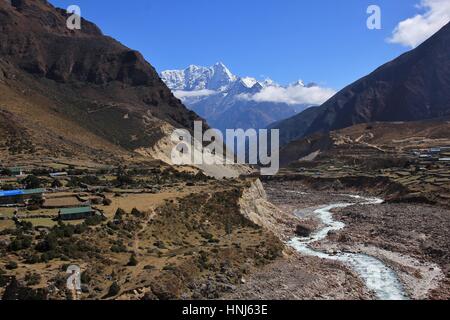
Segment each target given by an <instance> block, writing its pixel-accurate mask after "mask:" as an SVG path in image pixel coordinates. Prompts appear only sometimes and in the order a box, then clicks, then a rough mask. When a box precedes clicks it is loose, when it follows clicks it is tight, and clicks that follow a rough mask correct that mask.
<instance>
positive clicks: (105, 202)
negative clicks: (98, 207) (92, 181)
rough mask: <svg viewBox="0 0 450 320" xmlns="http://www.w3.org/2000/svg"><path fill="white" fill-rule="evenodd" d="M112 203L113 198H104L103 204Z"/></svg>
mask: <svg viewBox="0 0 450 320" xmlns="http://www.w3.org/2000/svg"><path fill="white" fill-rule="evenodd" d="M111 204H112V200H111V199H108V198H105V199H103V205H104V206H110V205H111Z"/></svg>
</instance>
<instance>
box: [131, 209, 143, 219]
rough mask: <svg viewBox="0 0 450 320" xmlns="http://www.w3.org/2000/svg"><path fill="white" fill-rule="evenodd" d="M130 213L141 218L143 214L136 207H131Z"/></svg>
mask: <svg viewBox="0 0 450 320" xmlns="http://www.w3.org/2000/svg"><path fill="white" fill-rule="evenodd" d="M131 215H132V216H134V217H136V218H142V217H143V216H144V214H143V213H142V212H141V211H139V210H138V209H136V208H133V210H131Z"/></svg>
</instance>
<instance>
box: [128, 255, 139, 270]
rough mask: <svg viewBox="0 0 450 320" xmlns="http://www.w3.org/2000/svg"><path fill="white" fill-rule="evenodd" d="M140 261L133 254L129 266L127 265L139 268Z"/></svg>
mask: <svg viewBox="0 0 450 320" xmlns="http://www.w3.org/2000/svg"><path fill="white" fill-rule="evenodd" d="M138 263H139V262H138V260H137V258H136V255H135V254H134V253H133V254H132V255H131V257H130V260H129V261H128V264H127V266H129V267H135V266H137V265H138Z"/></svg>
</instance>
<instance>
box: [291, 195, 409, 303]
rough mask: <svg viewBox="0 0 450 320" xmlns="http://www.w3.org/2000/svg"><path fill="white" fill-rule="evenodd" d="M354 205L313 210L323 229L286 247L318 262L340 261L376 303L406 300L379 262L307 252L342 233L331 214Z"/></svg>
mask: <svg viewBox="0 0 450 320" xmlns="http://www.w3.org/2000/svg"><path fill="white" fill-rule="evenodd" d="M346 196H348V197H351V198H354V199H359V200H362V201H363V202H360V203H361V204H364V205H372V204H381V203H382V202H383V200H382V199H378V198H363V197H360V196H353V195H346ZM355 204H356V203H337V204H332V205H329V206H326V207H324V208H320V209H318V210H315V211H314V214H315V215H317V217H318V218H319V219H320V220H321V222H322V223H323V224H324V225H325V226H324V227H323V228H322V229H320V230H319V231H317V232H315V233H314V234H312V235H311V236H310V237H308V238H299V237H296V238H293V239H292V240H291V241H290V243H289V244H290V245H291V246H292V247H293V248H295V249H296V250H297V251H298V252H300V253H302V254H305V255H309V256H315V257H319V258H322V259H329V260H334V261H340V262H342V263H344V264H346V265H349V266H350V267H351V268H352V269H353V270H355V271H356V272H357V273H358V274H359V276H360V277H361V278H362V279H363V280H364V282H365V284H366V286H367V287H368V288H369V289H370V290H372V291H373V292H375V294H376V296H377V297H378V299H380V300H406V299H408V297H407V295H406V294H405V292H404V290H403V286H402V284H401V283H400V281H399V280H398V278H397V275H396V274H395V272H394V271H393V270H392V269H390V268H389V267H387V266H386V265H385V264H384V263H383V262H382V261H380V260H379V259H376V258H374V257H371V256H368V255H365V254H359V253H347V252H338V253H337V254H336V255H330V254H327V253H324V252H321V251H317V250H314V249H311V247H310V246H309V245H310V244H312V243H314V242H317V241H321V240H323V239H325V238H326V237H327V235H328V232H330V231H338V230H342V229H344V227H345V224H344V223H342V222H339V221H335V220H334V219H333V214H332V213H331V210H333V209H335V208H346V207H350V206H352V205H355Z"/></svg>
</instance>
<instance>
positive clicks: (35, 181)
mask: <svg viewBox="0 0 450 320" xmlns="http://www.w3.org/2000/svg"><path fill="white" fill-rule="evenodd" d="M22 184H23V185H24V186H25V189H37V188H40V187H41V186H42V182H41V179H39V178H38V177H36V176H35V175H29V176H28V177H26V178H25V179H23V180H22Z"/></svg>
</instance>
